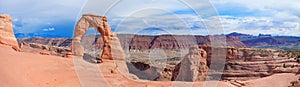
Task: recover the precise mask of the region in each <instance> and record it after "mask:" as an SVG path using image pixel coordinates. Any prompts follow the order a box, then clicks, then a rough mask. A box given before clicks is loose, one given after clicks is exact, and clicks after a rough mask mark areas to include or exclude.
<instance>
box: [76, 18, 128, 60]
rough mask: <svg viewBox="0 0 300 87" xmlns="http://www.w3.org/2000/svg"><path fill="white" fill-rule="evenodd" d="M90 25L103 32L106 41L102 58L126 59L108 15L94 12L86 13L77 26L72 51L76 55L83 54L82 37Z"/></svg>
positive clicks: (103, 38)
mask: <svg viewBox="0 0 300 87" xmlns="http://www.w3.org/2000/svg"><path fill="white" fill-rule="evenodd" d="M90 27H94V29H96V30H97V31H98V32H100V33H101V36H102V40H103V42H104V44H103V51H102V54H101V58H103V59H115V60H124V59H125V56H124V53H123V49H122V48H121V44H120V41H119V39H118V38H117V36H116V34H115V33H113V32H112V31H111V28H110V26H109V24H108V23H107V19H106V17H104V16H98V15H93V14H84V15H83V16H82V18H81V19H80V20H79V21H78V23H77V25H76V27H75V30H74V39H73V41H72V52H73V54H74V55H75V56H83V54H84V47H83V46H82V45H81V39H82V38H83V36H84V35H85V33H86V31H87V30H88V29H89V28H90Z"/></svg>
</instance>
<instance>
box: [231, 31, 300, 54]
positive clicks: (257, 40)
mask: <svg viewBox="0 0 300 87" xmlns="http://www.w3.org/2000/svg"><path fill="white" fill-rule="evenodd" d="M226 36H236V37H238V38H239V39H240V40H241V41H242V42H243V43H244V44H245V45H247V46H249V47H254V48H273V49H285V50H290V49H300V37H295V36H271V35H270V34H259V35H258V36H253V35H249V34H242V33H237V32H233V33H230V34H227V35H226Z"/></svg>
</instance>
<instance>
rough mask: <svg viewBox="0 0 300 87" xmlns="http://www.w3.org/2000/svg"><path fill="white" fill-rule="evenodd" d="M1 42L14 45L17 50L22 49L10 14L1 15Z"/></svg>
mask: <svg viewBox="0 0 300 87" xmlns="http://www.w3.org/2000/svg"><path fill="white" fill-rule="evenodd" d="M0 44H4V45H8V46H12V48H13V49H14V50H16V51H20V48H19V45H18V42H17V39H16V37H15V35H14V31H13V27H12V19H11V17H10V16H9V15H7V14H3V15H0Z"/></svg>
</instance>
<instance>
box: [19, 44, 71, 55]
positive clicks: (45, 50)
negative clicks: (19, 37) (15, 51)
mask: <svg viewBox="0 0 300 87" xmlns="http://www.w3.org/2000/svg"><path fill="white" fill-rule="evenodd" d="M20 49H21V52H29V53H36V54H42V55H54V56H60V57H65V58H71V57H72V53H71V50H70V48H65V47H57V46H48V45H43V44H37V43H26V42H20Z"/></svg>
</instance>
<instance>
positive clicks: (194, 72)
mask: <svg viewBox="0 0 300 87" xmlns="http://www.w3.org/2000/svg"><path fill="white" fill-rule="evenodd" d="M206 57H207V53H206V51H205V50H203V49H200V48H199V47H191V48H190V49H189V53H188V54H187V55H186V56H185V57H184V59H183V60H182V61H181V62H180V63H179V64H177V65H176V67H175V70H174V71H173V74H172V75H173V76H172V79H171V80H172V81H203V80H205V78H206V76H207V75H208V71H209V68H208V66H207V64H206Z"/></svg>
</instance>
